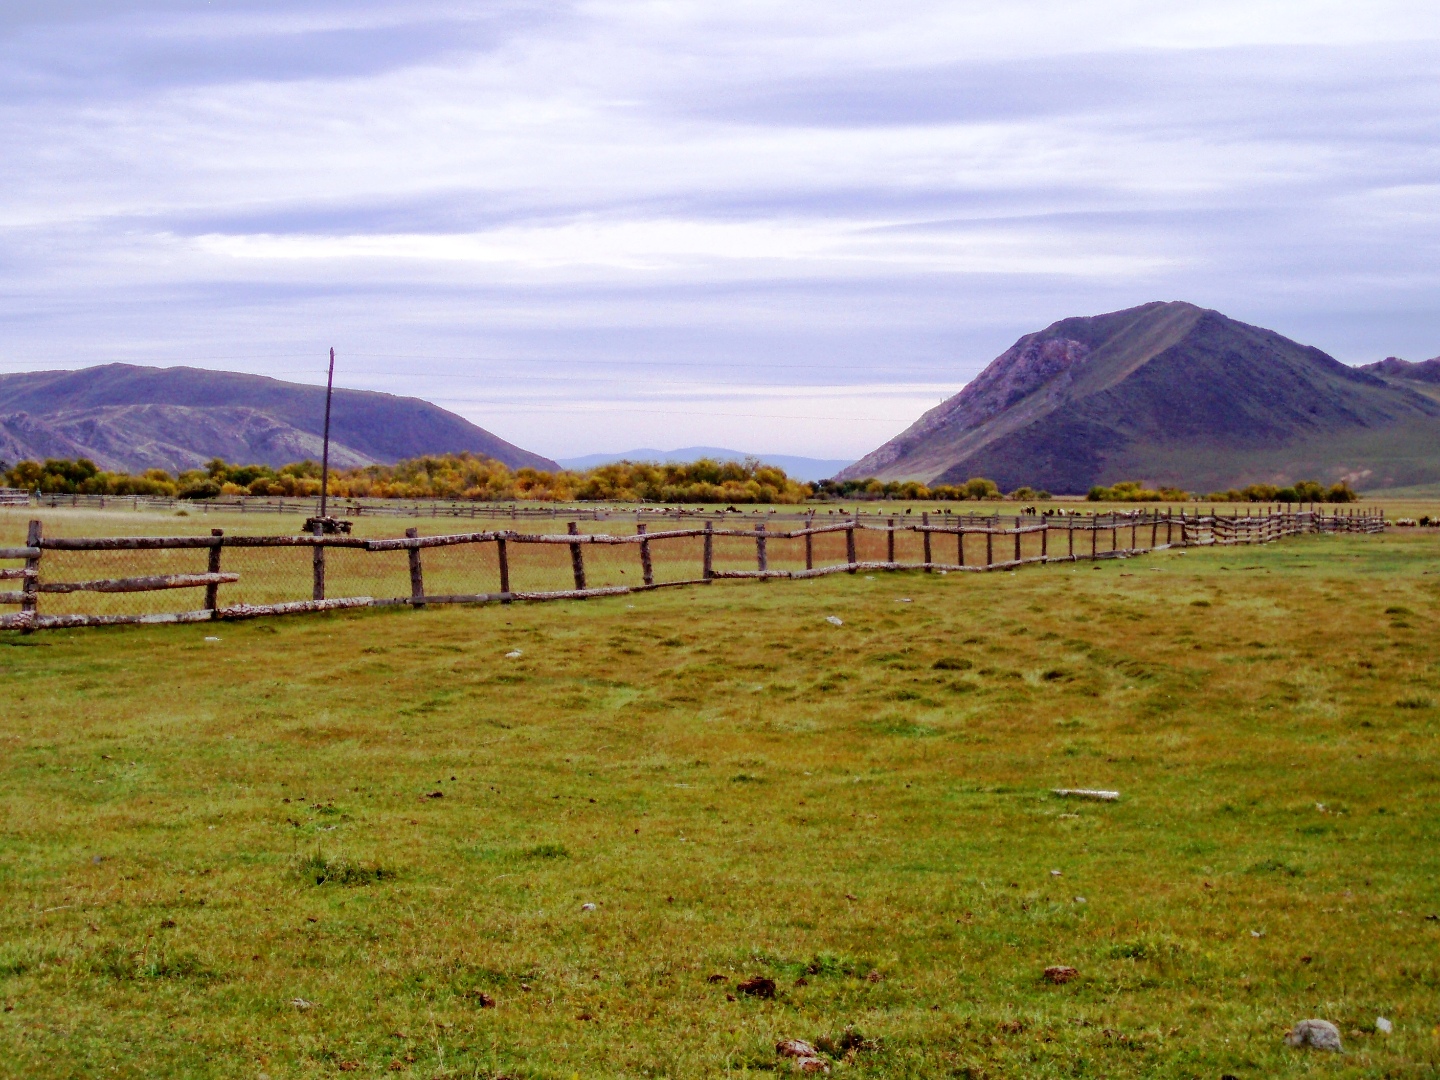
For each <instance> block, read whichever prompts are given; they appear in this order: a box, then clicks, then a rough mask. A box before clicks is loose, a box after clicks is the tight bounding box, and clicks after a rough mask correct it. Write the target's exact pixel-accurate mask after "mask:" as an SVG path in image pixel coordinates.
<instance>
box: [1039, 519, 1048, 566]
mask: <svg viewBox="0 0 1440 1080" xmlns="http://www.w3.org/2000/svg"><path fill="white" fill-rule="evenodd" d="M1040 558H1041V559H1042V560H1043V561H1046V562H1048V561H1049V560H1050V519H1049V518H1046V519H1045V520H1044V521H1042V522H1041V523H1040Z"/></svg>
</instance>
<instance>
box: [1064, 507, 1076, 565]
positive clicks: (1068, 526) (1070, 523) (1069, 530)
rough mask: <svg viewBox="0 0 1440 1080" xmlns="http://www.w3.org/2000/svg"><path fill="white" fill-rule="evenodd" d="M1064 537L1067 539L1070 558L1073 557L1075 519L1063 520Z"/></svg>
mask: <svg viewBox="0 0 1440 1080" xmlns="http://www.w3.org/2000/svg"><path fill="white" fill-rule="evenodd" d="M1065 538H1066V539H1067V540H1068V541H1069V548H1070V558H1072V559H1073V558H1075V519H1074V518H1073V517H1072V518H1069V519H1068V520H1067V521H1066V522H1065Z"/></svg>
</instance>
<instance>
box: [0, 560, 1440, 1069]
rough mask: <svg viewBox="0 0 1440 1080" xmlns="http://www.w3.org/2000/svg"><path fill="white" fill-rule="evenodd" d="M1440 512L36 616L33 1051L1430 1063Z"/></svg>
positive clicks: (943, 1064) (105, 1057)
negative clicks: (892, 565)
mask: <svg viewBox="0 0 1440 1080" xmlns="http://www.w3.org/2000/svg"><path fill="white" fill-rule="evenodd" d="M1436 555H1437V550H1436V543H1435V541H1434V540H1433V539H1431V538H1430V537H1427V536H1415V535H1410V536H1404V535H1401V536H1393V535H1392V536H1386V537H1371V538H1365V537H1357V538H1339V537H1337V538H1310V539H1304V540H1298V541H1290V542H1286V543H1283V544H1276V545H1271V546H1269V547H1265V548H1262V549H1231V550H1223V551H1222V550H1208V551H1191V552H1190V553H1188V554H1185V555H1178V554H1161V555H1157V556H1153V557H1149V558H1144V559H1135V560H1129V561H1124V562H1114V563H1107V564H1103V565H1101V566H1099V567H1097V568H1093V569H1092V567H1090V566H1088V565H1081V566H1080V567H1078V568H1072V567H1068V566H1052V567H1045V568H1036V569H1032V570H1027V571H1022V572H1019V573H1009V574H992V575H983V576H974V577H964V578H961V577H958V576H954V575H952V576H948V577H944V576H939V575H921V574H907V575H892V576H884V575H880V576H876V577H875V578H874V579H870V578H867V577H866V576H865V575H857V576H855V577H845V576H839V577H834V578H829V579H825V580H821V581H815V582H805V583H784V584H783V585H773V586H765V585H753V584H739V585H733V586H731V585H715V586H712V587H709V588H696V589H692V590H689V591H680V590H676V591H673V592H665V593H655V594H647V595H644V596H639V597H630V598H618V599H615V600H606V601H589V602H586V603H576V604H563V605H561V604H555V605H541V606H533V607H525V606H520V605H516V606H513V607H508V608H502V607H498V606H497V607H488V608H483V609H479V608H470V609H456V608H451V609H444V610H438V609H437V610H429V611H417V612H401V611H387V612H367V613H361V614H350V615H341V616H336V617H326V616H321V617H306V618H297V619H292V620H289V621H272V622H254V623H248V624H237V625H228V624H227V625H221V626H219V627H178V628H176V627H170V628H137V629H124V630H111V631H77V632H64V633H52V634H48V635H34V636H32V637H28V638H20V637H6V638H0V814H3V819H0V820H3V830H0V893H3V897H4V901H5V902H4V905H3V909H0V1003H3V1007H4V1009H5V1011H4V1012H3V1013H0V1074H3V1075H15V1076H21V1075H23V1076H30V1077H37V1076H86V1077H89V1076H121V1077H124V1076H137V1077H138V1076H146V1077H153V1076H186V1077H210V1076H214V1077H235V1076H252V1077H254V1076H258V1075H260V1074H262V1073H263V1074H265V1075H266V1076H269V1077H271V1078H275V1080H278V1078H280V1077H313V1076H330V1075H336V1074H338V1073H340V1072H342V1071H344V1072H349V1073H354V1074H358V1075H379V1074H382V1073H383V1074H385V1075H413V1076H425V1077H431V1076H437V1075H442V1076H476V1075H478V1076H495V1075H500V1074H503V1075H506V1076H509V1077H537V1078H538V1077H565V1078H568V1077H572V1076H574V1075H576V1074H579V1075H580V1076H582V1077H587V1078H588V1077H607V1076H670V1077H700V1076H714V1075H716V1074H718V1073H723V1072H726V1071H740V1070H743V1069H747V1068H748V1069H751V1070H761V1069H773V1068H776V1067H777V1060H776V1056H775V1052H774V1043H775V1041H776V1040H777V1039H779V1038H782V1037H798V1038H805V1039H810V1040H811V1041H814V1040H816V1039H817V1038H822V1037H829V1038H832V1039H838V1038H839V1037H840V1036H841V1035H842V1034H843V1033H844V1031H845V1029H846V1028H847V1026H849V1027H853V1028H854V1030H855V1031H857V1032H858V1033H859V1034H860V1035H862V1036H863V1037H864V1038H865V1039H866V1040H868V1042H867V1044H866V1045H865V1046H864V1047H863V1048H860V1049H857V1050H852V1052H851V1053H850V1055H849V1060H846V1058H845V1056H844V1055H843V1054H841V1053H840V1050H839V1048H838V1047H837V1048H836V1054H835V1056H836V1058H837V1061H836V1063H835V1064H834V1069H835V1071H836V1074H837V1075H838V1074H842V1073H845V1074H853V1075H855V1076H857V1077H859V1076H865V1077H872V1076H873V1077H906V1076H913V1077H921V1076H924V1077H933V1076H945V1075H955V1076H966V1075H968V1076H971V1077H981V1076H988V1077H1021V1076H1023V1077H1052V1076H1053V1077H1061V1076H1065V1077H1074V1076H1082V1077H1083V1076H1094V1077H1128V1076H1134V1077H1140V1076H1145V1077H1191V1076H1210V1077H1219V1076H1220V1075H1221V1074H1222V1073H1229V1074H1233V1075H1235V1076H1238V1077H1246V1078H1248V1077H1262V1076H1264V1077H1276V1076H1299V1075H1311V1074H1315V1073H1323V1074H1324V1075H1326V1076H1336V1077H1349V1076H1375V1077H1380V1076H1391V1077H1401V1076H1416V1077H1418V1076H1422V1075H1423V1076H1429V1075H1433V1074H1434V1071H1435V1069H1436V1068H1437V1066H1440V1032H1437V1030H1436V1025H1437V1021H1440V1001H1437V996H1436V988H1437V985H1440V921H1433V920H1427V918H1426V917H1427V916H1429V915H1434V914H1440V895H1437V870H1440V855H1437V851H1436V845H1435V842H1434V841H1435V836H1436V824H1437V813H1436V806H1435V798H1436V794H1437V786H1436V766H1437V757H1440V743H1437V732H1440V725H1437V720H1436V708H1435V703H1436V700H1437V699H1440V666H1437V655H1440V654H1437V650H1436V645H1437V633H1436V629H1435V622H1434V620H1433V618H1432V617H1431V615H1430V613H1431V612H1433V610H1434V604H1435V599H1436V593H1437V591H1440V573H1437V574H1435V575H1433V576H1432V574H1431V573H1430V571H1431V570H1432V568H1434V569H1436V570H1440V562H1437V560H1436V558H1435V556H1436ZM831 615H834V616H837V617H839V618H840V619H841V620H842V621H843V625H842V626H839V627H836V626H833V625H831V624H830V623H828V622H827V621H826V617H827V616H831ZM207 636H218V637H219V638H220V640H219V641H218V642H207V641H206V640H205V639H206V637H207ZM513 650H519V651H520V652H521V654H522V655H520V656H519V657H508V658H507V656H506V654H507V653H509V652H511V651H513ZM1060 786H1073V787H1113V788H1117V789H1119V790H1121V791H1122V792H1123V793H1124V798H1123V799H1122V801H1121V802H1119V803H1118V804H1114V805H1099V804H1091V803H1075V802H1067V801H1064V800H1060V799H1057V798H1055V797H1053V796H1052V795H1050V794H1049V790H1050V789H1051V788H1053V787H1060ZM436 793H440V794H439V795H437V794H436ZM1054 870H1058V871H1060V874H1059V875H1058V876H1055V875H1053V874H1052V871H1054ZM317 879H323V880H322V881H321V883H319V884H317V883H316V882H317ZM1081 897H1083V898H1084V899H1083V901H1082V900H1081V899H1079V898H1081ZM592 903H593V904H594V905H596V906H595V908H594V909H593V910H583V909H582V905H584V904H592ZM1052 964H1067V965H1072V966H1074V967H1075V968H1077V969H1078V971H1079V977H1078V979H1076V980H1075V981H1072V982H1069V983H1067V984H1065V985H1050V984H1048V983H1046V982H1045V981H1044V980H1043V978H1042V972H1043V969H1044V968H1045V967H1046V966H1048V965H1052ZM712 975H720V976H724V979H723V980H721V981H716V982H710V981H708V979H707V977H709V976H712ZM752 975H763V976H767V977H769V978H772V979H774V980H775V981H776V983H777V985H778V995H777V997H776V998H775V999H774V1000H763V999H756V998H751V997H747V996H745V995H742V994H738V993H737V992H736V986H735V984H736V981H737V980H738V979H740V978H743V977H747V976H752ZM732 998H733V999H734V1000H732ZM297 1000H298V1001H301V1002H305V1003H310V1006H311V1007H308V1008H307V1007H300V1006H297V1005H295V1004H293V1002H295V1001H297ZM486 1000H493V1002H494V1006H493V1007H485V1005H484V1002H485V1001H486ZM1310 1016H1318V1017H1325V1018H1328V1019H1331V1020H1333V1021H1335V1022H1336V1023H1337V1024H1338V1025H1339V1026H1340V1028H1341V1030H1342V1032H1343V1033H1344V1035H1345V1041H1346V1048H1347V1053H1346V1055H1345V1056H1344V1057H1342V1058H1329V1057H1324V1058H1321V1057H1318V1056H1316V1055H1313V1054H1312V1055H1309V1056H1307V1055H1305V1054H1303V1053H1300V1052H1297V1051H1292V1050H1289V1049H1287V1048H1286V1047H1285V1046H1284V1045H1283V1043H1282V1042H1281V1041H1280V1034H1281V1032H1282V1031H1283V1029H1284V1028H1285V1027H1288V1026H1289V1025H1290V1024H1291V1023H1292V1022H1294V1021H1295V1020H1297V1019H1300V1018H1302V1017H1310ZM1378 1016H1385V1017H1388V1018H1390V1019H1391V1020H1393V1021H1394V1024H1395V1030H1394V1033H1393V1034H1392V1035H1390V1036H1388V1037H1387V1036H1384V1035H1382V1034H1377V1033H1375V1032H1374V1028H1373V1024H1374V1020H1375V1018H1376V1017H1378Z"/></svg>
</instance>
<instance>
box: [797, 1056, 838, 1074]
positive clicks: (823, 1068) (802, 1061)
mask: <svg viewBox="0 0 1440 1080" xmlns="http://www.w3.org/2000/svg"><path fill="white" fill-rule="evenodd" d="M790 1067H791V1068H792V1069H794V1070H795V1071H796V1072H798V1073H828V1072H829V1071H830V1062H828V1061H826V1060H825V1059H824V1058H822V1057H802V1058H795V1059H793V1060H792V1062H791V1064H790Z"/></svg>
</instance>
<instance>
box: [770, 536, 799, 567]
mask: <svg viewBox="0 0 1440 1080" xmlns="http://www.w3.org/2000/svg"><path fill="white" fill-rule="evenodd" d="M765 556H766V559H765V561H766V565H767V566H768V567H769V569H771V570H804V569H805V538H804V537H803V536H794V537H788V538H787V537H783V536H774V537H771V538H770V539H769V540H767V541H766V542H765Z"/></svg>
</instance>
